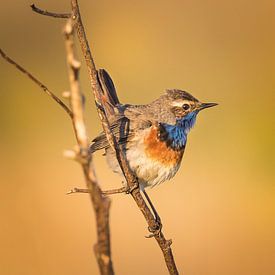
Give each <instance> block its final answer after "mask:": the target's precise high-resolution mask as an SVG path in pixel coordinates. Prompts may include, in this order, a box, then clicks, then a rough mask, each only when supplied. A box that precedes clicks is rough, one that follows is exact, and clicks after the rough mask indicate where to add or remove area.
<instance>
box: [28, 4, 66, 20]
mask: <svg viewBox="0 0 275 275" xmlns="http://www.w3.org/2000/svg"><path fill="white" fill-rule="evenodd" d="M31 8H32V10H33V11H34V12H36V13H39V14H42V15H46V16H50V17H56V18H70V17H71V14H70V13H56V12H50V11H46V10H42V9H40V8H38V7H36V6H35V4H31Z"/></svg>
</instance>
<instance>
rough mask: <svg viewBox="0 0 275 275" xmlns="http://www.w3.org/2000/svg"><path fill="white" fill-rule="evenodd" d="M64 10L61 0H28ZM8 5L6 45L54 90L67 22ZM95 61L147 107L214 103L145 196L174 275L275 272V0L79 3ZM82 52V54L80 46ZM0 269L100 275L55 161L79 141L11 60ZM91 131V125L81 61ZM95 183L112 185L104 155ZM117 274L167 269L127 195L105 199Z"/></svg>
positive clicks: (75, 177)
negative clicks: (184, 100) (163, 102)
mask: <svg viewBox="0 0 275 275" xmlns="http://www.w3.org/2000/svg"><path fill="white" fill-rule="evenodd" d="M35 3H36V4H37V5H38V6H39V7H41V8H44V9H48V10H52V11H57V12H58V11H59V12H66V11H69V9H70V4H69V0H68V1H65V0H62V1H53V0H51V1H50V0H48V1H38V0H37V1H36V2H35ZM29 4H31V2H30V1H22V0H15V1H5V3H2V5H1V9H0V25H1V34H0V40H1V47H2V48H3V49H4V50H5V51H6V52H7V53H8V54H9V55H10V56H12V57H13V58H14V59H15V60H17V61H18V62H19V63H20V64H22V65H23V66H25V67H26V68H27V69H28V70H30V71H31V72H33V73H34V74H35V75H36V76H37V77H38V78H39V79H40V80H41V81H42V82H44V83H45V84H46V85H47V86H48V87H49V88H50V89H52V90H53V91H55V92H56V93H57V94H59V95H60V94H61V92H62V91H64V90H67V89H68V87H69V85H68V79H67V72H66V63H65V55H64V44H63V37H62V35H61V29H62V26H63V23H64V21H63V20H59V19H53V18H46V17H43V16H39V15H37V14H34V13H32V12H31V10H30V8H29ZM80 7H81V11H82V17H83V21H84V23H85V26H86V30H87V35H88V38H89V40H90V42H91V46H92V50H93V54H94V58H95V61H96V64H97V66H98V67H103V68H105V69H107V70H108V71H109V72H110V74H111V75H112V77H113V79H114V81H115V84H116V87H117V90H118V92H119V96H120V99H121V101H122V102H127V103H135V104H143V103H148V102H150V101H152V100H153V99H155V98H156V97H158V96H159V95H160V94H161V93H163V91H164V90H165V89H166V88H180V89H185V90H187V91H190V92H191V93H192V94H193V95H195V96H196V97H198V98H199V99H201V100H202V101H210V102H213V101H214V102H218V103H219V104H220V105H219V106H218V107H216V108H213V109H209V110H206V111H204V112H203V113H201V114H200V115H199V117H198V121H197V125H196V127H195V129H194V130H193V131H192V132H191V133H190V136H189V141H188V146H187V150H186V153H185V156H184V160H183V165H182V167H181V169H180V171H179V173H178V174H177V176H176V177H175V178H174V179H173V180H171V181H170V182H168V183H166V184H163V185H161V186H159V187H157V188H155V189H153V190H149V194H150V196H151V198H152V200H153V201H154V202H155V205H156V208H157V209H158V211H159V213H160V215H161V217H162V221H163V224H164V233H165V235H166V236H167V237H168V238H172V239H173V251H174V255H175V259H176V262H177V264H178V268H179V270H180V271H181V274H182V273H183V272H184V274H187V275H207V274H209V275H227V274H228V275H229V274H230V275H232V274H236V275H248V274H249V275H256V274H257V275H260V274H261V275H262V274H267V275H270V274H275V261H274V259H275V236H274V232H275V222H274V216H275V211H274V209H275V207H274V193H275V192H274V191H275V190H274V189H275V188H274V156H275V152H274V132H275V129H274V125H275V123H274V114H275V106H274V100H275V93H274V92H275V91H274V89H275V88H274V87H275V77H274V72H275V33H274V27H275V2H274V1H272V0H263V1H248V0H232V1H218V0H209V1H194V0H192V1H191V0H186V1H182V0H174V1H156V0H154V1H143V0H142V1H125V0H117V1H107V0H101V1H84V0H83V1H80ZM79 56H81V55H80V54H79ZM83 64H84V63H83ZM0 72H1V73H0V75H1V92H0V112H1V114H0V127H1V128H0V129H1V130H0V141H1V143H0V150H1V154H0V162H1V165H0V180H1V189H0V190H1V191H0V205H1V206H0V216H1V225H0V274H3V275H4V274H8V275H15V274H42V275H43V274H45V275H46V274H51V275H56V274H66V275H75V274H83V275H84V274H98V268H97V264H96V261H95V257H94V255H93V248H92V247H93V244H94V242H95V239H96V235H95V223H94V214H93V211H92V208H91V205H90V201H89V198H88V196H87V195H85V194H80V195H72V196H67V195H65V194H66V192H67V191H68V190H70V189H71V188H73V187H84V180H83V175H82V173H81V169H80V167H79V165H78V164H76V163H74V162H73V161H69V160H66V159H64V158H63V156H62V151H63V150H64V149H68V148H72V147H73V146H74V144H75V139H74V136H73V132H72V127H71V124H70V121H69V119H68V117H67V116H66V114H65V112H64V111H63V110H62V109H61V108H60V107H59V106H58V105H57V104H55V103H54V102H53V101H52V100H51V99H50V98H49V97H47V96H46V95H45V94H43V92H42V91H41V90H40V89H39V88H38V87H37V86H36V85H34V84H33V83H32V82H31V81H30V80H29V79H27V78H26V77H25V76H23V75H22V74H21V73H19V72H18V71H17V70H15V68H14V67H12V66H11V65H9V64H7V63H5V62H4V61H3V60H1V62H0ZM81 80H82V89H83V91H84V92H85V93H86V96H87V105H86V120H87V126H88V131H89V137H90V138H92V137H94V136H95V135H96V134H97V133H98V132H99V131H100V124H99V121H98V118H97V116H96V113H95V107H94V104H93V99H92V97H91V93H90V87H89V82H88V78H87V73H86V68H85V65H83V67H82V70H81ZM95 164H96V168H97V174H98V177H99V179H100V182H101V183H102V185H103V188H111V187H116V186H120V182H121V179H120V178H119V177H117V176H115V175H113V173H111V172H110V171H109V170H108V167H107V165H106V164H105V161H104V159H103V157H102V156H101V154H100V153H97V154H96V156H95ZM112 201H113V203H112V208H111V230H112V252H113V260H114V267H115V271H116V273H117V274H123V275H128V274H135V275H137V274H167V272H166V267H165V264H164V261H163V258H162V255H161V252H160V250H159V248H158V246H157V244H156V243H155V241H154V240H152V239H151V240H148V239H145V238H144V236H145V235H146V234H147V230H146V228H147V226H146V223H145V221H144V219H143V217H142V215H141V213H140V212H139V210H138V209H137V207H136V205H135V204H134V202H133V200H132V199H131V198H130V196H126V195H117V196H114V197H113V198H112Z"/></svg>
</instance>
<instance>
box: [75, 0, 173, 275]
mask: <svg viewBox="0 0 275 275" xmlns="http://www.w3.org/2000/svg"><path fill="white" fill-rule="evenodd" d="M71 4H72V12H73V16H72V18H73V20H74V22H75V27H76V30H77V34H78V39H79V42H80V46H81V49H82V53H83V55H84V58H85V61H86V65H87V68H88V73H89V77H90V82H91V86H92V90H93V93H94V96H95V100H96V103H97V107H98V108H97V110H98V114H99V117H100V120H101V123H102V126H103V129H104V131H105V134H106V137H107V139H108V141H109V144H110V146H111V147H112V148H113V149H114V150H115V152H116V156H117V159H118V162H119V164H120V167H121V169H122V171H123V174H124V176H125V178H126V181H127V185H128V191H130V192H131V195H132V197H133V198H134V200H135V202H136V203H137V205H138V207H139V208H140V210H141V212H142V214H143V215H144V217H145V219H146V221H147V223H148V225H149V228H150V231H154V230H155V231H157V229H158V228H159V225H158V224H157V222H156V221H155V219H154V216H153V214H152V213H151V211H150V209H149V208H148V206H147V205H146V203H145V201H144V199H143V197H142V196H141V194H140V191H139V188H137V187H138V181H137V179H136V177H135V176H134V174H133V173H132V171H131V169H130V167H129V164H128V162H127V160H126V157H125V155H124V153H123V151H122V150H121V148H120V147H119V146H118V144H117V141H116V139H115V137H114V135H113V134H112V131H111V129H110V125H109V122H108V118H107V116H106V112H105V111H104V110H105V109H104V102H103V101H102V96H101V95H102V90H101V87H100V84H99V82H98V78H97V70H96V67H95V63H94V60H93V58H92V54H91V51H90V47H89V44H88V41H87V37H86V34H85V30H84V26H83V24H82V20H81V15H80V11H79V7H78V2H77V0H71ZM154 237H155V239H156V241H157V242H158V244H159V246H160V248H161V250H162V252H163V255H164V259H165V262H166V266H167V268H168V270H169V272H170V274H174V275H175V274H178V271H177V267H176V264H175V261H174V257H173V254H172V250H171V247H170V245H171V243H172V242H171V241H170V240H166V239H165V237H164V235H163V233H162V232H159V231H158V234H154Z"/></svg>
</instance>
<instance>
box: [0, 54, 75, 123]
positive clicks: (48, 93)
mask: <svg viewBox="0 0 275 275" xmlns="http://www.w3.org/2000/svg"><path fill="white" fill-rule="evenodd" d="M0 55H1V56H2V57H3V58H4V59H5V60H6V61H7V62H9V63H10V64H12V65H14V66H15V67H16V69H18V70H19V71H20V72H22V73H23V74H25V75H26V76H27V77H28V78H30V79H31V80H32V81H33V82H34V83H35V84H36V85H38V86H39V87H40V88H41V89H42V90H43V91H44V92H45V93H46V94H47V95H49V96H50V97H51V98H52V99H53V100H54V101H56V102H57V103H58V104H59V105H60V106H61V107H62V108H63V109H64V110H65V111H66V112H67V114H68V115H69V116H70V118H71V119H72V118H73V113H72V111H71V110H70V108H69V107H68V106H67V105H66V104H65V103H64V102H63V101H62V100H61V99H60V98H59V97H58V96H56V95H55V94H54V93H53V92H51V91H50V90H49V89H48V88H47V87H46V86H45V85H44V84H43V83H42V82H41V81H40V80H38V79H37V78H36V77H34V76H33V75H32V74H31V73H30V72H28V71H27V70H26V69H25V68H23V67H22V66H21V65H19V64H18V63H17V62H15V61H14V60H13V59H11V58H10V57H9V56H8V55H7V54H6V53H5V52H4V51H3V50H2V49H0Z"/></svg>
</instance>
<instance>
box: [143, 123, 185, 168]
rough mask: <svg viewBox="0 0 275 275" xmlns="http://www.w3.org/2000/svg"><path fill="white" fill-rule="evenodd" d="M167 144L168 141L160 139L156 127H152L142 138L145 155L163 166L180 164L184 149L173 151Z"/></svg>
mask: <svg viewBox="0 0 275 275" xmlns="http://www.w3.org/2000/svg"><path fill="white" fill-rule="evenodd" d="M169 144H170V143H169V142H168V140H167V141H166V140H164V139H161V138H160V129H159V128H158V127H157V126H152V127H151V129H150V131H149V132H148V133H147V135H145V137H144V152H145V155H146V156H147V157H148V158H149V159H151V160H154V161H158V162H160V163H161V164H162V165H165V166H174V165H177V164H178V163H180V162H181V159H182V156H183V153H184V148H185V147H182V148H180V149H175V148H173V147H172V146H170V145H169Z"/></svg>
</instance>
